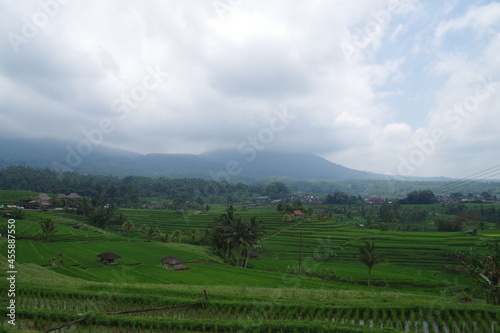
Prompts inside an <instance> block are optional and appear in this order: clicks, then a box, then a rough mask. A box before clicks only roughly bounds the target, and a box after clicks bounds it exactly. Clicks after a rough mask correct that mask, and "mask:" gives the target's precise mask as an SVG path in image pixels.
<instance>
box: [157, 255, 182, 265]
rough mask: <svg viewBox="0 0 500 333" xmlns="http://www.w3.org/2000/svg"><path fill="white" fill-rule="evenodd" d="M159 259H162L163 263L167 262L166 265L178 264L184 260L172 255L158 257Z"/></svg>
mask: <svg viewBox="0 0 500 333" xmlns="http://www.w3.org/2000/svg"><path fill="white" fill-rule="evenodd" d="M160 261H163V262H164V263H165V264H168V265H178V264H182V263H183V262H184V261H182V260H181V259H179V258H177V257H173V256H168V257H165V258H163V259H160Z"/></svg>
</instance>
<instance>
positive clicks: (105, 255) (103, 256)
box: [97, 252, 121, 260]
mask: <svg viewBox="0 0 500 333" xmlns="http://www.w3.org/2000/svg"><path fill="white" fill-rule="evenodd" d="M97 256H98V257H99V258H101V259H106V260H109V259H120V258H121V257H120V256H119V255H116V254H114V253H112V252H104V253H101V254H98V255H97Z"/></svg>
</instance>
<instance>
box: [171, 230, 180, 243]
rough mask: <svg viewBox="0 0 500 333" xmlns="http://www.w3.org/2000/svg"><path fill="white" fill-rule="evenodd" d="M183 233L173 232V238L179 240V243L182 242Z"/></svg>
mask: <svg viewBox="0 0 500 333" xmlns="http://www.w3.org/2000/svg"><path fill="white" fill-rule="evenodd" d="M181 237H182V232H181V231H180V230H174V231H172V238H173V239H176V240H177V243H179V242H180V241H181Z"/></svg>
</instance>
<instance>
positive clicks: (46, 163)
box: [0, 139, 387, 181]
mask: <svg viewBox="0 0 500 333" xmlns="http://www.w3.org/2000/svg"><path fill="white" fill-rule="evenodd" d="M12 165H22V166H30V167H36V168H51V169H56V170H60V171H76V172H79V173H89V174H103V175H115V176H129V175H135V176H148V177H166V178H205V179H213V180H228V181H255V180H270V179H273V180H339V179H386V178H387V176H384V175H379V174H375V173H370V172H364V171H358V170H353V169H349V168H346V167H343V166H341V165H338V164H335V163H332V162H330V161H327V160H325V159H324V158H321V157H319V156H317V155H314V154H310V153H285V152H268V151H247V152H243V153H240V152H238V151H236V150H213V151H209V152H205V153H202V154H146V155H142V154H137V153H133V152H129V151H126V150H120V149H113V148H109V147H105V146H102V145H100V146H94V145H91V144H83V143H82V142H80V143H77V142H66V141H57V140H49V139H45V140H27V139H0V168H6V167H8V166H12Z"/></svg>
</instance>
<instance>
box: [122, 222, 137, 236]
mask: <svg viewBox="0 0 500 333" xmlns="http://www.w3.org/2000/svg"><path fill="white" fill-rule="evenodd" d="M134 228H135V224H134V222H132V221H130V220H125V222H123V223H122V229H124V230H127V234H129V233H130V230H132V229H134Z"/></svg>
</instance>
